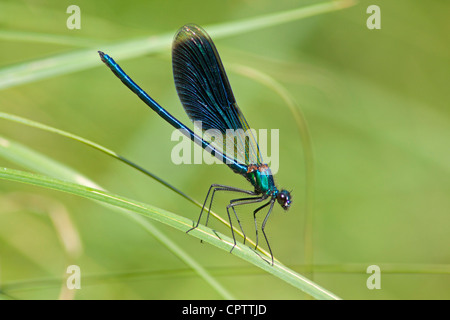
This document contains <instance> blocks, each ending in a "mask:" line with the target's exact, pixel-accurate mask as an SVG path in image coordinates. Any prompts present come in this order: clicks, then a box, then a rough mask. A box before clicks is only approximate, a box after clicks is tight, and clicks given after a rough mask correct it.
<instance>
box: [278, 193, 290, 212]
mask: <svg viewBox="0 0 450 320" xmlns="http://www.w3.org/2000/svg"><path fill="white" fill-rule="evenodd" d="M277 201H278V203H279V204H280V205H281V207H282V208H283V209H284V210H287V209H289V207H290V206H291V195H290V194H289V191H286V190H281V191H280V192H279V193H278V194H277Z"/></svg>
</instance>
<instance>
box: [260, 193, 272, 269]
mask: <svg viewBox="0 0 450 320" xmlns="http://www.w3.org/2000/svg"><path fill="white" fill-rule="evenodd" d="M270 203H271V205H270V208H269V211H268V212H267V215H266V217H265V218H264V221H263V223H262V226H261V231H262V233H263V235H264V238H265V239H266V243H267V247H268V248H269V252H270V256H271V257H272V265H273V253H272V249H271V248H270V244H269V240H268V239H267V236H266V233H265V232H264V229H265V227H266V222H267V220H268V219H269V216H270V213H271V212H272V209H273V205H274V203H275V199H273V200H271V201H270Z"/></svg>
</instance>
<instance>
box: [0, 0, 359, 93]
mask: <svg viewBox="0 0 450 320" xmlns="http://www.w3.org/2000/svg"><path fill="white" fill-rule="evenodd" d="M354 4H355V1H353V0H341V1H330V2H324V3H319V4H314V5H311V6H307V7H303V8H299V9H295V10H289V11H285V12H278V13H274V14H269V15H264V16H260V17H256V18H249V19H245V20H240V21H234V22H227V23H222V24H218V25H211V26H205V28H206V29H207V30H208V32H210V34H211V36H212V37H214V38H215V39H219V38H221V37H226V36H231V35H236V34H243V33H245V32H250V31H253V30H261V29H263V28H267V27H271V26H275V25H278V24H282V23H286V22H289V21H293V20H299V19H304V18H307V17H311V16H314V15H319V14H323V13H327V12H332V11H336V10H340V9H343V8H347V7H349V6H352V5H354ZM173 34H174V32H173V31H171V32H169V33H166V34H162V35H159V36H151V37H141V38H138V39H134V40H128V41H121V42H117V43H113V44H108V45H103V44H102V45H101V47H99V46H100V45H97V46H93V47H92V48H89V49H82V50H77V51H72V52H69V53H65V54H58V55H55V56H52V57H48V58H44V59H38V60H34V61H31V62H24V63H19V64H17V65H14V66H10V67H6V68H3V69H1V70H0V89H5V88H10V87H14V86H18V85H21V84H25V83H29V82H33V81H38V80H41V79H46V78H50V77H55V76H58V75H63V74H68V73H71V72H76V71H82V70H86V69H89V68H92V67H96V66H100V65H102V62H101V61H100V59H99V58H98V54H97V50H100V49H101V50H103V51H105V52H111V53H112V54H114V58H116V59H120V60H125V59H129V58H134V57H139V56H142V55H144V54H149V53H155V52H159V51H163V50H166V49H168V48H170V45H171V43H172V39H173Z"/></svg>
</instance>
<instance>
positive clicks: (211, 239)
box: [0, 168, 339, 300]
mask: <svg viewBox="0 0 450 320" xmlns="http://www.w3.org/2000/svg"><path fill="white" fill-rule="evenodd" d="M0 179H5V180H10V181H16V182H21V183H26V184H31V185H36V186H40V187H44V188H48V189H53V190H57V191H61V192H66V193H70V194H74V195H77V196H80V197H84V198H87V199H91V200H96V201H100V202H104V203H106V204H108V205H112V206H116V207H118V208H122V209H126V210H129V211H131V212H134V213H137V214H140V215H142V216H145V217H148V218H151V219H153V220H155V221H157V222H161V223H164V224H166V225H168V226H170V227H173V228H175V229H178V230H180V231H182V232H186V231H187V230H189V229H190V228H191V227H192V221H191V220H189V219H187V218H185V217H183V216H180V215H176V214H174V213H171V212H168V211H165V210H163V209H160V208H156V207H154V206H151V205H148V204H145V203H141V202H138V201H135V200H132V199H129V198H125V197H122V196H118V195H115V194H112V193H109V192H107V191H104V190H98V189H95V188H91V187H86V186H82V185H79V184H75V183H72V182H67V181H63V180H59V179H54V178H49V177H47V176H43V175H38V174H33V173H29V172H24V171H19V170H14V169H9V168H0ZM189 235H190V236H193V237H196V238H198V239H200V240H202V241H204V242H206V243H209V244H211V245H213V246H215V247H217V248H219V249H221V250H224V251H226V252H229V251H230V250H231V249H232V248H233V240H232V239H231V238H229V237H227V236H225V235H223V234H220V233H217V232H216V231H213V230H212V229H210V228H207V227H204V226H202V225H199V227H198V228H197V229H194V230H192V231H191V232H190V233H189ZM218 236H220V238H218ZM232 254H233V255H235V256H237V257H239V258H241V259H243V260H245V261H247V262H249V263H252V264H253V265H255V266H257V267H259V268H261V269H263V270H265V271H267V272H269V273H271V274H272V275H274V276H276V277H278V278H279V279H281V280H283V281H286V282H287V283H289V284H291V285H292V286H294V287H296V288H298V289H301V290H302V291H304V292H305V293H307V294H309V295H311V296H312V297H314V298H316V299H334V300H336V299H339V297H337V296H336V295H334V294H333V293H331V292H329V291H328V290H326V289H324V288H322V287H320V286H319V285H318V284H316V283H314V282H312V281H310V280H309V279H307V278H305V277H303V276H301V275H300V274H298V273H296V272H294V271H293V270H290V269H289V268H287V267H286V266H284V265H282V264H280V263H278V262H275V264H274V265H273V266H271V265H270V264H268V263H267V262H266V261H264V260H263V259H261V257H260V256H259V254H257V253H256V252H255V251H253V250H252V249H251V248H249V247H248V246H246V245H243V244H241V243H238V244H237V245H236V247H235V248H234V249H233V251H232Z"/></svg>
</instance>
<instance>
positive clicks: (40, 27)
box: [0, 0, 450, 299]
mask: <svg viewBox="0 0 450 320" xmlns="http://www.w3.org/2000/svg"><path fill="white" fill-rule="evenodd" d="M315 3H318V2H317V1H291V0H278V1H269V0H258V1H206V0H203V1H197V0H193V1H188V2H186V1H173V0H167V1H128V2H124V1H107V2H106V1H104V2H103V3H101V2H98V1H96V2H94V1H81V2H77V3H76V4H77V5H78V6H79V7H80V8H81V30H69V29H67V27H66V20H67V18H68V16H69V14H67V13H66V9H67V6H68V5H69V4H67V3H61V1H55V0H49V1H45V0H43V1H37V2H36V1H17V0H14V1H13V0H11V1H8V0H2V2H1V3H0V48H1V50H0V72H1V71H2V70H4V69H5V68H8V67H10V66H14V65H17V64H19V65H20V64H21V63H27V62H31V61H34V60H40V59H42V58H46V57H51V56H55V55H58V54H63V53H67V52H72V51H74V52H75V51H77V50H80V49H85V46H83V45H87V46H90V47H92V48H94V49H95V50H97V49H100V50H101V49H102V45H104V44H106V43H108V42H116V41H119V42H120V41H126V40H130V39H133V38H138V37H144V36H149V37H150V36H158V35H165V34H170V33H173V34H175V32H176V30H177V29H178V28H179V27H181V26H182V25H184V24H186V23H190V22H195V23H197V24H199V25H201V26H204V27H205V28H206V30H207V31H208V26H209V25H214V24H220V23H226V22H233V21H238V20H245V19H249V18H252V17H257V16H263V15H266V14H271V13H274V12H278V11H285V10H293V9H296V8H299V7H303V6H308V5H311V4H315ZM74 4H75V3H74ZM372 4H376V5H378V6H379V7H380V8H381V29H380V30H369V29H368V28H367V26H366V20H367V19H368V17H369V14H367V13H366V9H367V7H368V6H369V5H372ZM449 9H450V5H449V3H448V1H443V0H442V1H419V0H414V1H412V0H397V1H389V0H385V1H379V0H374V1H359V2H358V4H356V5H355V6H353V7H350V8H347V9H344V10H337V11H334V12H330V13H326V14H322V15H318V16H314V17H310V18H306V19H302V20H298V21H294V22H288V23H286V24H280V25H278V26H274V27H270V28H261V29H260V30H257V31H252V32H248V33H242V34H239V35H233V36H229V37H224V38H220V39H217V40H215V43H216V46H217V47H218V50H219V52H220V54H221V58H222V61H223V62H224V65H225V68H226V69H227V70H228V76H229V78H230V82H231V85H232V87H233V90H234V93H235V96H236V99H237V101H238V103H239V105H240V107H241V109H242V111H243V112H244V114H245V115H246V118H247V120H248V122H249V123H250V125H251V126H252V127H254V128H255V129H259V128H267V129H280V169H279V172H278V174H277V175H276V181H277V183H278V185H279V186H280V187H284V188H287V189H288V190H291V189H293V195H294V203H293V205H292V208H291V210H290V211H289V212H287V213H284V212H282V210H281V209H280V208H279V207H278V206H277V207H276V209H275V211H274V213H273V214H272V215H271V217H270V220H269V223H268V227H267V232H268V234H269V236H270V241H271V246H272V249H273V251H274V254H275V256H276V257H277V258H278V259H279V260H280V261H281V262H282V263H284V264H286V265H287V266H289V267H290V268H292V269H294V270H296V271H298V272H300V273H303V272H307V274H306V275H307V276H308V277H311V278H313V280H314V281H316V282H317V283H319V284H320V285H321V286H323V287H324V288H326V289H328V290H330V291H331V292H333V293H335V294H337V295H338V296H340V297H342V298H344V299H449V298H450V274H449V273H450V272H449V264H450V250H449V243H450V232H449V231H450V216H449V214H450V200H449V194H450V179H449V171H450V162H449V160H450V149H449V145H448V140H449V133H450V131H449V124H450V121H449V119H450V117H449V116H450V113H449V107H448V106H449V101H450V99H449V90H448V85H449V80H450V79H449V74H450V72H449V71H450V70H449V65H450V64H449V62H450V61H449V52H450V51H449V49H450V46H449V43H450V41H449V40H450V39H449V34H450V32H449V31H450V21H449V19H448V12H449ZM10 32H13V34H14V32H15V33H17V34H22V33H32V36H31V37H29V38H22V39H19V38H17V39H15V38H14V36H10V35H11V33H10ZM39 35H46V36H48V37H49V39H54V40H55V41H54V42H55V43H49V42H45V41H41V40H39V38H38V36H39ZM59 37H60V38H59ZM59 39H66V40H68V43H66V44H62V43H58V42H60V40H59ZM72 41H73V44H71V42H72ZM93 53H94V54H96V53H95V51H93ZM108 53H109V54H111V55H112V56H113V57H114V52H108ZM119 62H120V64H121V65H122V67H123V68H124V69H125V70H126V71H127V73H128V74H129V75H131V76H132V77H133V78H134V80H135V81H136V82H138V83H139V84H140V85H141V86H142V87H143V88H144V89H145V90H147V91H148V92H149V93H150V94H151V95H152V96H153V97H154V98H155V99H156V100H157V101H158V102H159V103H160V104H161V105H162V106H164V107H165V108H167V110H168V111H169V112H170V113H172V114H173V115H175V116H176V117H178V118H179V119H180V120H181V121H183V122H185V123H188V121H189V120H188V118H187V116H186V115H185V114H184V111H183V108H182V107H181V104H180V102H179V101H178V97H177V95H176V92H175V88H174V84H173V78H172V67H171V62H170V49H169V48H168V49H167V50H164V51H161V53H159V54H151V55H144V56H141V57H139V58H134V59H129V60H125V61H119ZM236 66H246V67H250V68H252V69H255V70H257V71H258V72H261V73H264V74H267V75H269V76H270V77H272V78H273V79H274V80H275V81H277V82H278V83H279V84H281V85H282V86H283V87H284V88H285V89H286V90H287V92H288V93H289V94H290V95H291V96H292V98H293V99H294V100H295V102H296V104H297V106H298V108H299V110H301V112H302V113H303V115H304V117H305V119H306V121H307V123H308V128H309V132H310V136H311V141H312V149H313V154H314V184H313V185H309V186H308V185H307V183H306V182H305V176H306V173H305V169H304V168H305V151H304V149H303V148H302V140H301V136H300V134H299V130H298V127H297V123H296V122H295V121H294V118H293V116H292V113H291V111H290V110H289V108H288V107H287V105H286V103H285V102H284V101H283V100H282V99H281V98H280V96H279V95H278V94H277V93H276V92H275V91H274V90H270V89H268V88H267V87H266V86H264V85H262V84H261V83H259V82H258V81H255V80H253V79H250V78H249V77H246V76H245V75H243V74H241V73H238V72H236V70H237V68H236ZM0 111H1V112H6V113H11V114H15V115H18V116H22V117H25V118H28V119H32V120H34V121H38V122H41V123H44V124H47V125H50V126H53V127H56V128H59V129H61V130H65V131H69V132H72V133H74V134H77V135H80V136H82V137H84V138H87V139H90V140H93V141H95V142H97V143H99V144H101V145H103V146H105V147H108V148H110V149H113V150H114V151H116V152H118V153H119V154H121V155H123V156H125V157H127V158H129V159H131V160H133V161H135V162H136V163H138V164H140V165H142V166H143V167H145V168H147V169H148V170H150V171H151V172H153V173H155V174H156V175H158V176H160V177H162V178H163V179H165V180H166V181H168V182H169V183H171V184H173V185H174V186H176V187H177V188H179V189H180V190H182V191H184V192H186V193H187V194H189V195H190V196H191V197H193V198H195V199H197V200H198V201H203V199H204V196H205V194H206V191H207V190H208V187H209V185H210V184H211V183H221V184H227V185H233V186H238V187H243V188H247V189H248V188H249V185H248V183H247V182H246V181H245V180H244V179H242V177H240V176H237V175H235V174H233V173H232V172H231V171H230V170H229V169H228V168H227V167H226V166H217V165H215V166H208V165H189V166H186V165H179V166H177V165H174V164H173V163H172V162H171V161H170V155H171V150H172V148H173V146H174V144H175V142H171V141H170V135H171V133H172V128H171V127H170V126H169V125H168V124H167V123H165V122H164V121H163V120H162V119H160V118H159V117H157V116H156V115H155V114H154V113H153V112H152V111H150V110H148V108H147V107H146V106H145V105H144V104H143V103H141V102H140V101H139V100H138V99H136V97H134V96H133V95H132V94H131V93H130V92H129V91H128V90H127V89H126V88H125V87H124V86H123V85H122V84H121V83H120V81H118V80H117V79H115V77H114V76H113V75H112V74H111V72H110V71H109V70H107V68H106V67H105V66H103V65H102V64H101V63H100V61H99V63H98V65H97V66H96V67H93V68H90V69H87V70H83V71H79V72H73V73H68V74H64V75H59V76H54V77H49V78H47V79H43V80H39V81H31V82H29V83H24V84H21V85H16V86H12V87H9V88H5V89H2V90H1V92H0ZM0 135H1V136H3V137H5V138H9V139H13V140H15V141H18V142H20V143H22V144H24V145H26V146H28V147H30V148H33V149H34V150H36V151H38V152H40V153H42V154H45V155H46V156H47V157H49V158H52V159H54V160H56V161H58V162H60V163H63V164H65V165H67V166H69V167H71V168H73V169H74V170H76V171H78V172H79V173H80V174H83V175H85V176H87V177H89V178H90V179H91V180H93V181H95V182H96V183H98V184H99V185H101V186H102V187H104V188H106V189H107V190H109V191H111V192H113V193H116V194H119V195H123V196H126V197H129V198H131V199H136V200H138V201H142V202H146V203H149V204H152V205H154V206H157V207H160V208H164V209H165V210H168V211H171V212H174V213H177V214H180V215H183V216H186V217H188V218H191V219H193V220H194V219H196V218H197V216H198V213H199V210H198V208H197V207H195V206H194V205H192V204H191V203H189V202H187V201H186V200H184V199H183V198H181V197H180V196H178V195H176V194H175V193H174V192H172V191H170V190H168V189H166V188H164V187H162V186H161V185H160V184H158V183H157V182H155V181H153V180H151V179H149V178H148V177H145V176H144V175H142V174H140V173H139V172H137V171H135V170H133V169H131V168H129V167H127V166H125V165H124V164H122V163H120V162H118V161H116V160H114V159H111V158H109V157H107V156H106V155H104V154H101V153H99V152H98V151H95V150H93V149H91V148H89V147H87V146H85V145H82V144H80V143H77V142H74V141H72V140H69V139H66V138H63V137H61V136H58V135H56V134H51V133H48V132H45V131H40V130H37V129H33V128H29V127H26V126H23V125H19V124H17V123H12V122H9V121H6V120H1V122H0ZM0 166H1V167H9V168H17V169H21V170H28V169H27V168H23V167H21V166H20V165H19V164H18V163H17V162H15V161H8V160H5V159H3V158H1V159H0ZM307 188H312V189H313V197H314V202H313V204H312V206H311V208H312V214H313V223H312V224H310V225H309V227H310V228H312V239H313V241H312V243H309V244H307V245H306V246H305V237H304V235H305V228H306V229H307V227H308V226H305V212H306V210H307V206H306V205H305V203H306V201H307V199H306V197H307V196H306V193H305V190H307ZM312 189H309V190H312ZM228 200H229V198H228V197H227V196H226V195H222V196H221V197H217V200H216V202H215V206H214V210H215V211H216V212H218V213H220V214H222V216H223V217H225V210H224V207H225V205H226V204H227V201H228ZM250 212H251V211H250V210H248V212H245V210H243V211H242V210H241V212H240V217H241V218H242V220H244V223H245V224H248V225H249V226H250V228H251V224H252V217H251V216H252V215H251V213H250ZM306 223H310V222H306ZM155 225H156V224H155ZM156 226H157V227H158V228H159V229H160V230H161V231H162V232H163V233H165V234H166V235H167V236H168V237H170V238H171V239H172V240H173V241H174V242H175V243H177V244H178V245H179V246H180V247H182V248H183V250H185V251H186V252H187V253H188V254H189V255H190V256H191V257H192V258H193V259H195V261H196V262H198V263H200V264H201V265H203V266H204V267H205V268H207V270H208V271H209V272H211V274H212V275H213V276H214V277H215V278H216V279H217V281H219V282H220V283H221V284H222V285H223V286H224V287H225V288H226V289H227V290H228V291H229V292H230V293H232V294H233V295H234V296H235V297H236V298H238V299H304V298H307V296H306V295H305V294H303V293H302V292H300V291H299V290H297V289H295V288H294V287H292V286H290V285H289V284H287V283H285V282H282V281H280V280H279V279H277V278H274V277H273V276H271V275H267V274H265V273H264V272H262V271H260V270H259V269H257V268H255V267H253V266H251V265H248V264H246V263H245V262H243V261H241V260H240V259H238V258H236V257H235V256H233V255H231V254H228V253H225V252H223V251H220V250H217V249H216V248H214V247H211V246H209V245H207V244H201V243H200V242H199V241H198V239H196V238H193V237H190V236H189V235H186V234H184V233H183V232H179V231H177V230H174V229H171V228H169V227H167V226H164V225H156ZM211 226H212V227H213V228H216V229H217V230H219V231H221V232H223V233H225V234H229V231H227V230H226V229H224V228H223V227H222V226H221V225H220V224H219V223H218V222H217V221H212V225H211ZM248 230H249V231H248V235H250V236H251V237H253V236H252V232H253V230H251V229H248ZM227 232H228V233H227ZM72 233H74V236H73V237H71V235H72ZM59 234H64V235H65V237H66V238H70V239H69V240H68V241H69V242H68V243H69V244H66V245H65V244H64V242H63V240H62V238H61V237H60V236H59ZM308 246H309V247H308ZM305 247H306V249H305ZM305 250H306V251H309V252H312V254H313V255H312V257H313V265H312V266H311V265H310V261H308V260H309V259H310V258H308V254H309V253H307V257H305V253H306V252H305ZM309 257H311V256H309ZM69 264H76V265H79V266H80V268H81V272H82V283H81V285H82V288H81V290H75V291H70V292H67V290H64V286H65V280H64V277H65V275H66V268H67V265H69ZM374 264H375V265H378V266H380V268H381V289H380V290H369V289H368V288H367V287H366V280H367V278H368V276H369V275H368V274H366V268H367V267H368V266H369V265H374ZM0 288H2V292H1V293H2V294H3V295H2V297H4V298H18V299H56V298H58V297H60V298H75V299H220V298H221V296H220V295H219V294H218V293H217V292H216V291H215V290H214V289H213V288H211V286H209V285H208V284H207V283H206V282H205V281H204V280H202V279H200V278H199V277H198V276H197V275H196V274H195V273H194V272H192V271H191V270H189V268H187V266H186V265H185V264H184V263H183V262H181V261H180V260H179V259H178V258H177V257H175V256H174V255H173V254H172V253H170V252H169V251H168V250H167V249H166V248H165V247H164V246H163V245H162V244H160V243H159V242H158V241H156V240H155V239H154V238H153V237H151V236H150V235H149V234H148V233H147V232H145V231H144V230H143V228H142V226H140V225H139V224H136V223H135V222H134V221H132V220H130V219H129V218H128V217H126V216H124V215H121V214H118V213H117V212H114V211H111V210H109V209H106V208H104V207H102V206H99V205H98V204H96V203H94V202H92V201H88V200H86V199H82V198H79V197H75V196H72V195H68V194H64V193H61V192H57V191H50V190H47V189H43V188H38V187H34V186H29V185H24V184H19V183H15V182H9V181H5V180H1V181H0Z"/></svg>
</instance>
